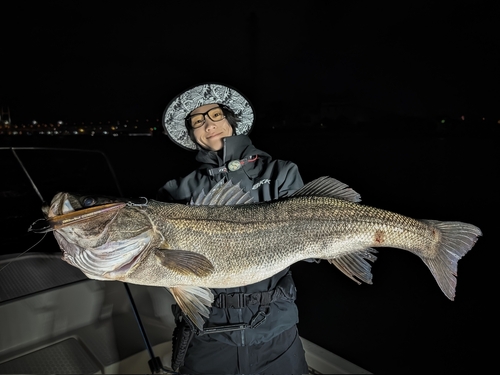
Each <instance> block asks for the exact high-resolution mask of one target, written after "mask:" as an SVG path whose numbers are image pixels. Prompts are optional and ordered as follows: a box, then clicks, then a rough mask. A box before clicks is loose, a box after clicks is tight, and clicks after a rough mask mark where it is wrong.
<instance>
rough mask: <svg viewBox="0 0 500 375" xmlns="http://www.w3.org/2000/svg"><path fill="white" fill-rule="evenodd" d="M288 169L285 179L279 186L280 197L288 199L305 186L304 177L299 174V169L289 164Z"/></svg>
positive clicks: (285, 172)
mask: <svg viewBox="0 0 500 375" xmlns="http://www.w3.org/2000/svg"><path fill="white" fill-rule="evenodd" d="M287 167H288V168H286V169H285V170H284V179H283V182H282V183H281V185H280V186H279V188H278V190H279V193H278V194H279V197H280V198H283V197H288V196H290V195H291V194H292V193H293V192H295V191H296V190H298V189H300V188H301V187H302V186H304V181H302V176H301V175H300V173H299V167H297V165H296V164H294V163H291V162H289V163H288V165H287Z"/></svg>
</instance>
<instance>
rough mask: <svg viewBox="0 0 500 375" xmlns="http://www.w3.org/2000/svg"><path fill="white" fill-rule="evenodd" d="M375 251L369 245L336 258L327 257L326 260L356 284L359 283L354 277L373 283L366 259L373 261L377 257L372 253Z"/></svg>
mask: <svg viewBox="0 0 500 375" xmlns="http://www.w3.org/2000/svg"><path fill="white" fill-rule="evenodd" d="M377 252H378V251H377V250H375V249H373V248H371V247H369V248H367V249H364V250H362V251H357V252H355V253H349V254H345V255H342V256H341V257H338V258H332V259H328V262H330V263H331V264H333V265H334V266H335V267H337V268H338V269H339V270H340V271H342V273H343V274H344V275H346V276H347V277H348V278H350V279H351V280H354V281H355V282H356V283H358V284H361V283H360V282H359V281H358V280H357V279H355V277H357V278H358V279H359V280H361V281H363V282H365V283H367V284H373V283H372V278H373V275H372V273H371V268H372V266H371V264H370V263H368V262H367V261H366V260H369V261H371V262H375V261H376V260H377V257H376V256H375V255H374V254H373V253H377Z"/></svg>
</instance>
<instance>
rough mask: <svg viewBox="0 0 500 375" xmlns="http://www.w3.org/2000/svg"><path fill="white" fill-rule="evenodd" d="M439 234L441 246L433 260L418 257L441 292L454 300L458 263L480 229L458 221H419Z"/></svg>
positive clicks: (471, 245) (470, 246)
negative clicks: (427, 268)
mask: <svg viewBox="0 0 500 375" xmlns="http://www.w3.org/2000/svg"><path fill="white" fill-rule="evenodd" d="M421 221H422V222H425V223H427V224H429V225H431V226H432V227H434V228H437V229H438V230H439V231H440V232H441V236H442V237H441V244H440V246H439V248H438V250H437V254H436V256H435V257H433V258H424V257H423V256H422V255H421V254H417V255H419V257H420V258H421V259H422V260H423V261H424V263H425V264H426V265H427V267H429V269H430V271H431V273H432V275H433V276H434V278H435V279H436V282H437V283H438V285H439V288H441V290H442V292H443V293H444V294H445V295H446V297H448V298H449V299H450V300H452V301H453V300H454V299H455V288H456V286H457V268H458V261H459V260H460V259H461V258H462V257H463V256H464V255H465V254H467V252H468V251H469V250H470V249H472V247H473V246H474V244H475V243H476V241H477V238H478V237H479V236H481V235H482V232H481V229H479V228H478V227H476V226H475V225H472V224H467V223H461V222H459V221H437V220H421Z"/></svg>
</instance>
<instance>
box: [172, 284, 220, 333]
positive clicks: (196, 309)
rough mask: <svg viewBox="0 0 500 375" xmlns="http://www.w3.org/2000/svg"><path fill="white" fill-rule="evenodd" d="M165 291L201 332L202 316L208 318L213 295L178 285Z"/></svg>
mask: <svg viewBox="0 0 500 375" xmlns="http://www.w3.org/2000/svg"><path fill="white" fill-rule="evenodd" d="M167 289H168V290H169V291H170V293H172V296H173V297H174V299H175V302H177V304H178V305H179V307H180V308H181V310H182V311H183V312H184V314H186V316H187V317H188V318H189V319H191V321H192V322H193V323H194V324H195V325H196V327H198V329H199V330H200V331H202V330H203V324H204V323H205V322H204V320H203V317H202V316H204V317H207V318H208V315H209V310H208V308H209V307H211V306H212V303H213V302H214V295H213V294H212V292H211V291H210V289H208V288H204V287H200V286H189V285H178V286H173V287H170V288H167Z"/></svg>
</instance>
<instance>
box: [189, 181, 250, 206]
mask: <svg viewBox="0 0 500 375" xmlns="http://www.w3.org/2000/svg"><path fill="white" fill-rule="evenodd" d="M253 202H254V200H253V198H252V196H251V195H250V193H248V192H245V191H244V190H243V189H242V188H241V187H240V183H239V182H238V183H237V184H236V185H234V184H233V182H232V181H231V180H229V181H228V182H225V180H224V179H222V180H220V181H219V182H217V184H215V186H214V187H213V188H212V189H210V191H209V192H208V194H205V190H202V191H201V193H200V195H199V196H198V197H197V198H196V200H195V199H194V198H191V202H190V205H194V206H231V205H237V204H247V203H253Z"/></svg>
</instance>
